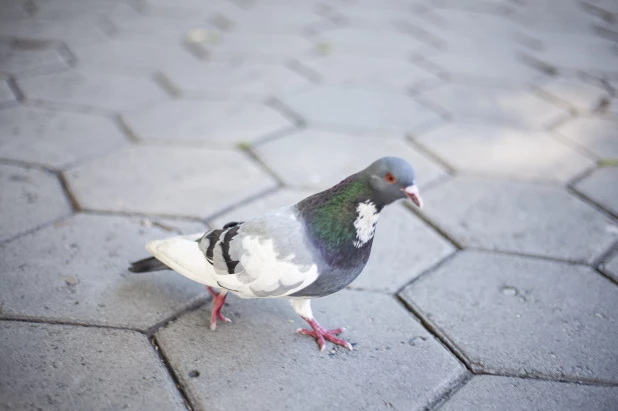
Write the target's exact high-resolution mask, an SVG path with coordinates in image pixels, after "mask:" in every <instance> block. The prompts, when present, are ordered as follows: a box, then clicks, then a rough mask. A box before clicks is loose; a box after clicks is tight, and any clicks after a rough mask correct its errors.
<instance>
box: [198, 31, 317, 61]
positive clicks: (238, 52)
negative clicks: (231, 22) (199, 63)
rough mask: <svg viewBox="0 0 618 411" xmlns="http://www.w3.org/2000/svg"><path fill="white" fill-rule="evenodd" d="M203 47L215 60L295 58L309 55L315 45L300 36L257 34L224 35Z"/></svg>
mask: <svg viewBox="0 0 618 411" xmlns="http://www.w3.org/2000/svg"><path fill="white" fill-rule="evenodd" d="M202 47H203V48H204V49H205V51H206V52H207V53H208V55H209V56H210V57H212V58H215V59H223V58H229V57H233V56H243V55H244V56H247V55H248V56H252V57H254V58H259V57H262V58H263V57H265V56H271V57H273V56H284V57H288V58H290V57H294V56H302V55H306V54H308V53H309V52H310V51H311V50H312V49H313V47H314V45H313V44H312V43H311V42H310V41H308V40H307V39H306V38H304V37H301V36H299V35H297V36H295V35H291V34H287V35H282V34H267V33H255V32H231V33H224V34H222V35H221V36H219V37H218V38H217V40H216V41H211V42H207V43H204V44H203V45H202Z"/></svg>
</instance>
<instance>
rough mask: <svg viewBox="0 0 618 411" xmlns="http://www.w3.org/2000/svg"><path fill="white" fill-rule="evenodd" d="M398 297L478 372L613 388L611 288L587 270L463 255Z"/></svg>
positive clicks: (615, 306) (614, 308) (616, 332)
mask: <svg viewBox="0 0 618 411" xmlns="http://www.w3.org/2000/svg"><path fill="white" fill-rule="evenodd" d="M402 297H403V298H404V299H405V301H407V302H408V303H409V304H411V305H412V306H414V307H415V309H416V310H417V311H418V312H420V313H422V314H421V315H422V316H423V317H424V318H425V320H426V321H428V322H429V323H431V324H432V326H434V327H435V328H436V329H437V330H439V332H440V333H441V334H443V335H444V336H445V338H447V339H448V340H449V341H450V342H451V344H453V345H454V346H456V347H457V350H458V351H460V352H461V353H463V355H464V356H465V357H467V358H468V361H469V365H470V366H471V367H472V369H473V370H475V371H477V372H489V373H500V374H505V373H507V374H511V375H518V376H540V377H544V378H560V379H567V380H573V381H602V382H607V383H616V382H618V369H617V368H616V367H615V364H616V362H617V361H618V353H616V350H615V349H614V348H615V342H616V339H617V338H618V328H616V327H613V326H612V325H611V324H613V322H614V321H615V317H616V313H617V312H618V287H616V286H615V285H614V284H612V283H611V282H610V281H609V280H607V279H606V278H605V277H603V276H601V275H599V274H597V273H596V272H595V271H594V270H592V269H591V268H588V267H584V266H576V265H570V264H566V263H555V262H550V261H544V260H539V259H527V258H524V257H516V256H506V255H497V254H490V253H481V252H473V251H464V252H462V253H461V254H460V255H458V256H457V257H455V258H454V259H452V260H450V261H448V262H447V263H445V264H443V265H442V266H440V267H439V268H438V269H437V270H436V271H435V272H433V273H431V274H430V275H427V276H424V277H422V278H420V279H419V280H418V281H416V282H415V283H414V284H412V285H411V286H410V287H408V288H406V289H405V290H404V291H403V293H402ZM591 353H594V354H592V355H591Z"/></svg>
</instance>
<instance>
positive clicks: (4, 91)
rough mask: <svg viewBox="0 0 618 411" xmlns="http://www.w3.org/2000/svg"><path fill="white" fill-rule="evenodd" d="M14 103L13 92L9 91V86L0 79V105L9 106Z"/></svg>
mask: <svg viewBox="0 0 618 411" xmlns="http://www.w3.org/2000/svg"><path fill="white" fill-rule="evenodd" d="M16 101H17V100H16V99H15V94H13V90H11V87H9V84H8V83H7V82H6V81H3V80H2V79H0V104H10V103H14V102H16Z"/></svg>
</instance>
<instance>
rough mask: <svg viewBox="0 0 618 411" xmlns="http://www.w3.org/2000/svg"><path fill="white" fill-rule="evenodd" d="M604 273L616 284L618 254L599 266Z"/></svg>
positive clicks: (617, 278) (617, 277)
mask: <svg viewBox="0 0 618 411" xmlns="http://www.w3.org/2000/svg"><path fill="white" fill-rule="evenodd" d="M601 269H602V270H603V272H604V273H606V274H607V275H609V276H610V277H611V278H613V279H614V281H616V282H618V252H617V253H614V256H613V257H611V258H610V259H609V260H607V261H606V262H604V263H603V264H602V265H601Z"/></svg>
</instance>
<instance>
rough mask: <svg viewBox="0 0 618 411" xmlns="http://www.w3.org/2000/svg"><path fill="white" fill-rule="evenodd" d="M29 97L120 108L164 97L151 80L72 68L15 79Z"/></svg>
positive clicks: (107, 108) (85, 106)
mask: <svg viewBox="0 0 618 411" xmlns="http://www.w3.org/2000/svg"><path fill="white" fill-rule="evenodd" d="M18 84H19V86H20V88H21V90H22V91H23V93H24V95H25V96H26V99H28V100H44V101H51V102H57V103H64V104H69V105H71V106H78V107H84V108H97V109H103V110H110V111H123V110H129V109H134V108H138V107H142V106H146V105H149V104H152V103H153V102H157V101H164V100H166V99H167V96H166V94H165V92H164V91H163V90H162V89H161V88H160V87H159V86H157V85H156V84H155V83H154V82H153V81H152V80H150V79H148V78H142V77H133V76H125V75H121V74H112V73H103V72H96V71H88V70H71V71H64V72H60V73H53V74H46V75H41V76H38V77H31V78H27V79H22V80H18Z"/></svg>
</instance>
